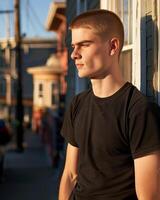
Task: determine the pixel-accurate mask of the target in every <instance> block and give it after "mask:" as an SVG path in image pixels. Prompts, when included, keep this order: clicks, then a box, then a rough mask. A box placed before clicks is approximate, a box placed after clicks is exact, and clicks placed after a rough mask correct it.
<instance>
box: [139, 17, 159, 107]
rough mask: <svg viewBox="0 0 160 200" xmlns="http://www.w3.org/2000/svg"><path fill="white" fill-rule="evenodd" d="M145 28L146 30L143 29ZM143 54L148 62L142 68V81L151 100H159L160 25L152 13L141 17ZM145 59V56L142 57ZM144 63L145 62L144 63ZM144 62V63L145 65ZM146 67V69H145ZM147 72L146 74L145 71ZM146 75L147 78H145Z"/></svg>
mask: <svg viewBox="0 0 160 200" xmlns="http://www.w3.org/2000/svg"><path fill="white" fill-rule="evenodd" d="M143 28H144V30H143ZM141 30H142V31H141V38H142V40H141V41H142V43H143V44H142V45H141V52H142V54H141V55H144V60H145V62H144V63H146V65H145V66H141V68H142V83H141V84H145V85H146V96H147V98H148V99H149V101H151V102H156V103H157V102H158V95H159V94H158V92H159V91H158V27H157V24H156V21H154V20H153V16H152V15H147V16H146V17H143V18H142V19H141ZM142 59H143V58H142ZM144 63H143V64H144ZM143 64H142V65H143ZM144 68H145V69H144ZM143 72H144V73H145V74H144V73H143ZM145 77H146V78H145ZM142 87H143V86H142Z"/></svg>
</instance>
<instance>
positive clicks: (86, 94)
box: [72, 89, 91, 103]
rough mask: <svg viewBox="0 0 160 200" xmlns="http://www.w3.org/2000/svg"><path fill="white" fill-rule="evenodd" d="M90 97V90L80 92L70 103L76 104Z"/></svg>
mask: <svg viewBox="0 0 160 200" xmlns="http://www.w3.org/2000/svg"><path fill="white" fill-rule="evenodd" d="M90 95H91V89H88V90H85V91H83V92H80V93H78V94H77V95H75V96H74V98H73V100H72V102H74V103H76V102H79V101H83V100H85V99H86V98H87V97H90Z"/></svg>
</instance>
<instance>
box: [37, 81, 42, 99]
mask: <svg viewBox="0 0 160 200" xmlns="http://www.w3.org/2000/svg"><path fill="white" fill-rule="evenodd" d="M38 91H39V94H38V96H39V97H43V84H42V83H40V84H39V89H38Z"/></svg>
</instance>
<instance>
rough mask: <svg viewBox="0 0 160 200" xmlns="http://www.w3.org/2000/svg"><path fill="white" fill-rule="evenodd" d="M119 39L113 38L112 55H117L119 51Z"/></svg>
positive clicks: (111, 44) (111, 43) (111, 42)
mask: <svg viewBox="0 0 160 200" xmlns="http://www.w3.org/2000/svg"><path fill="white" fill-rule="evenodd" d="M119 46H120V43H119V39H118V38H112V39H111V41H110V55H111V56H113V55H115V54H116V53H117V52H118V50H119Z"/></svg>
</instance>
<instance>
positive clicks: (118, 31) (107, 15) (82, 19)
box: [69, 9, 124, 51]
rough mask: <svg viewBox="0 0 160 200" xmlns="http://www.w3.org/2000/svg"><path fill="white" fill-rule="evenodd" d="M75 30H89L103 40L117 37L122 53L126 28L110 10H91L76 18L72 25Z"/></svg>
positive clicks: (71, 27)
mask: <svg viewBox="0 0 160 200" xmlns="http://www.w3.org/2000/svg"><path fill="white" fill-rule="evenodd" d="M69 28H70V29H71V30H72V29H74V28H88V29H92V30H93V32H94V33H95V34H97V35H99V36H100V37H101V38H102V39H111V38H113V37H117V38H118V39H119V41H120V51H121V50H122V47H123V43H124V28H123V24H122V22H121V20H120V18H119V17H118V16H117V15H116V14H115V13H113V12H111V11H108V10H103V9H99V10H89V11H87V12H84V13H82V14H80V15H78V16H76V17H75V18H74V19H73V21H72V22H71V24H70V27H69Z"/></svg>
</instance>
